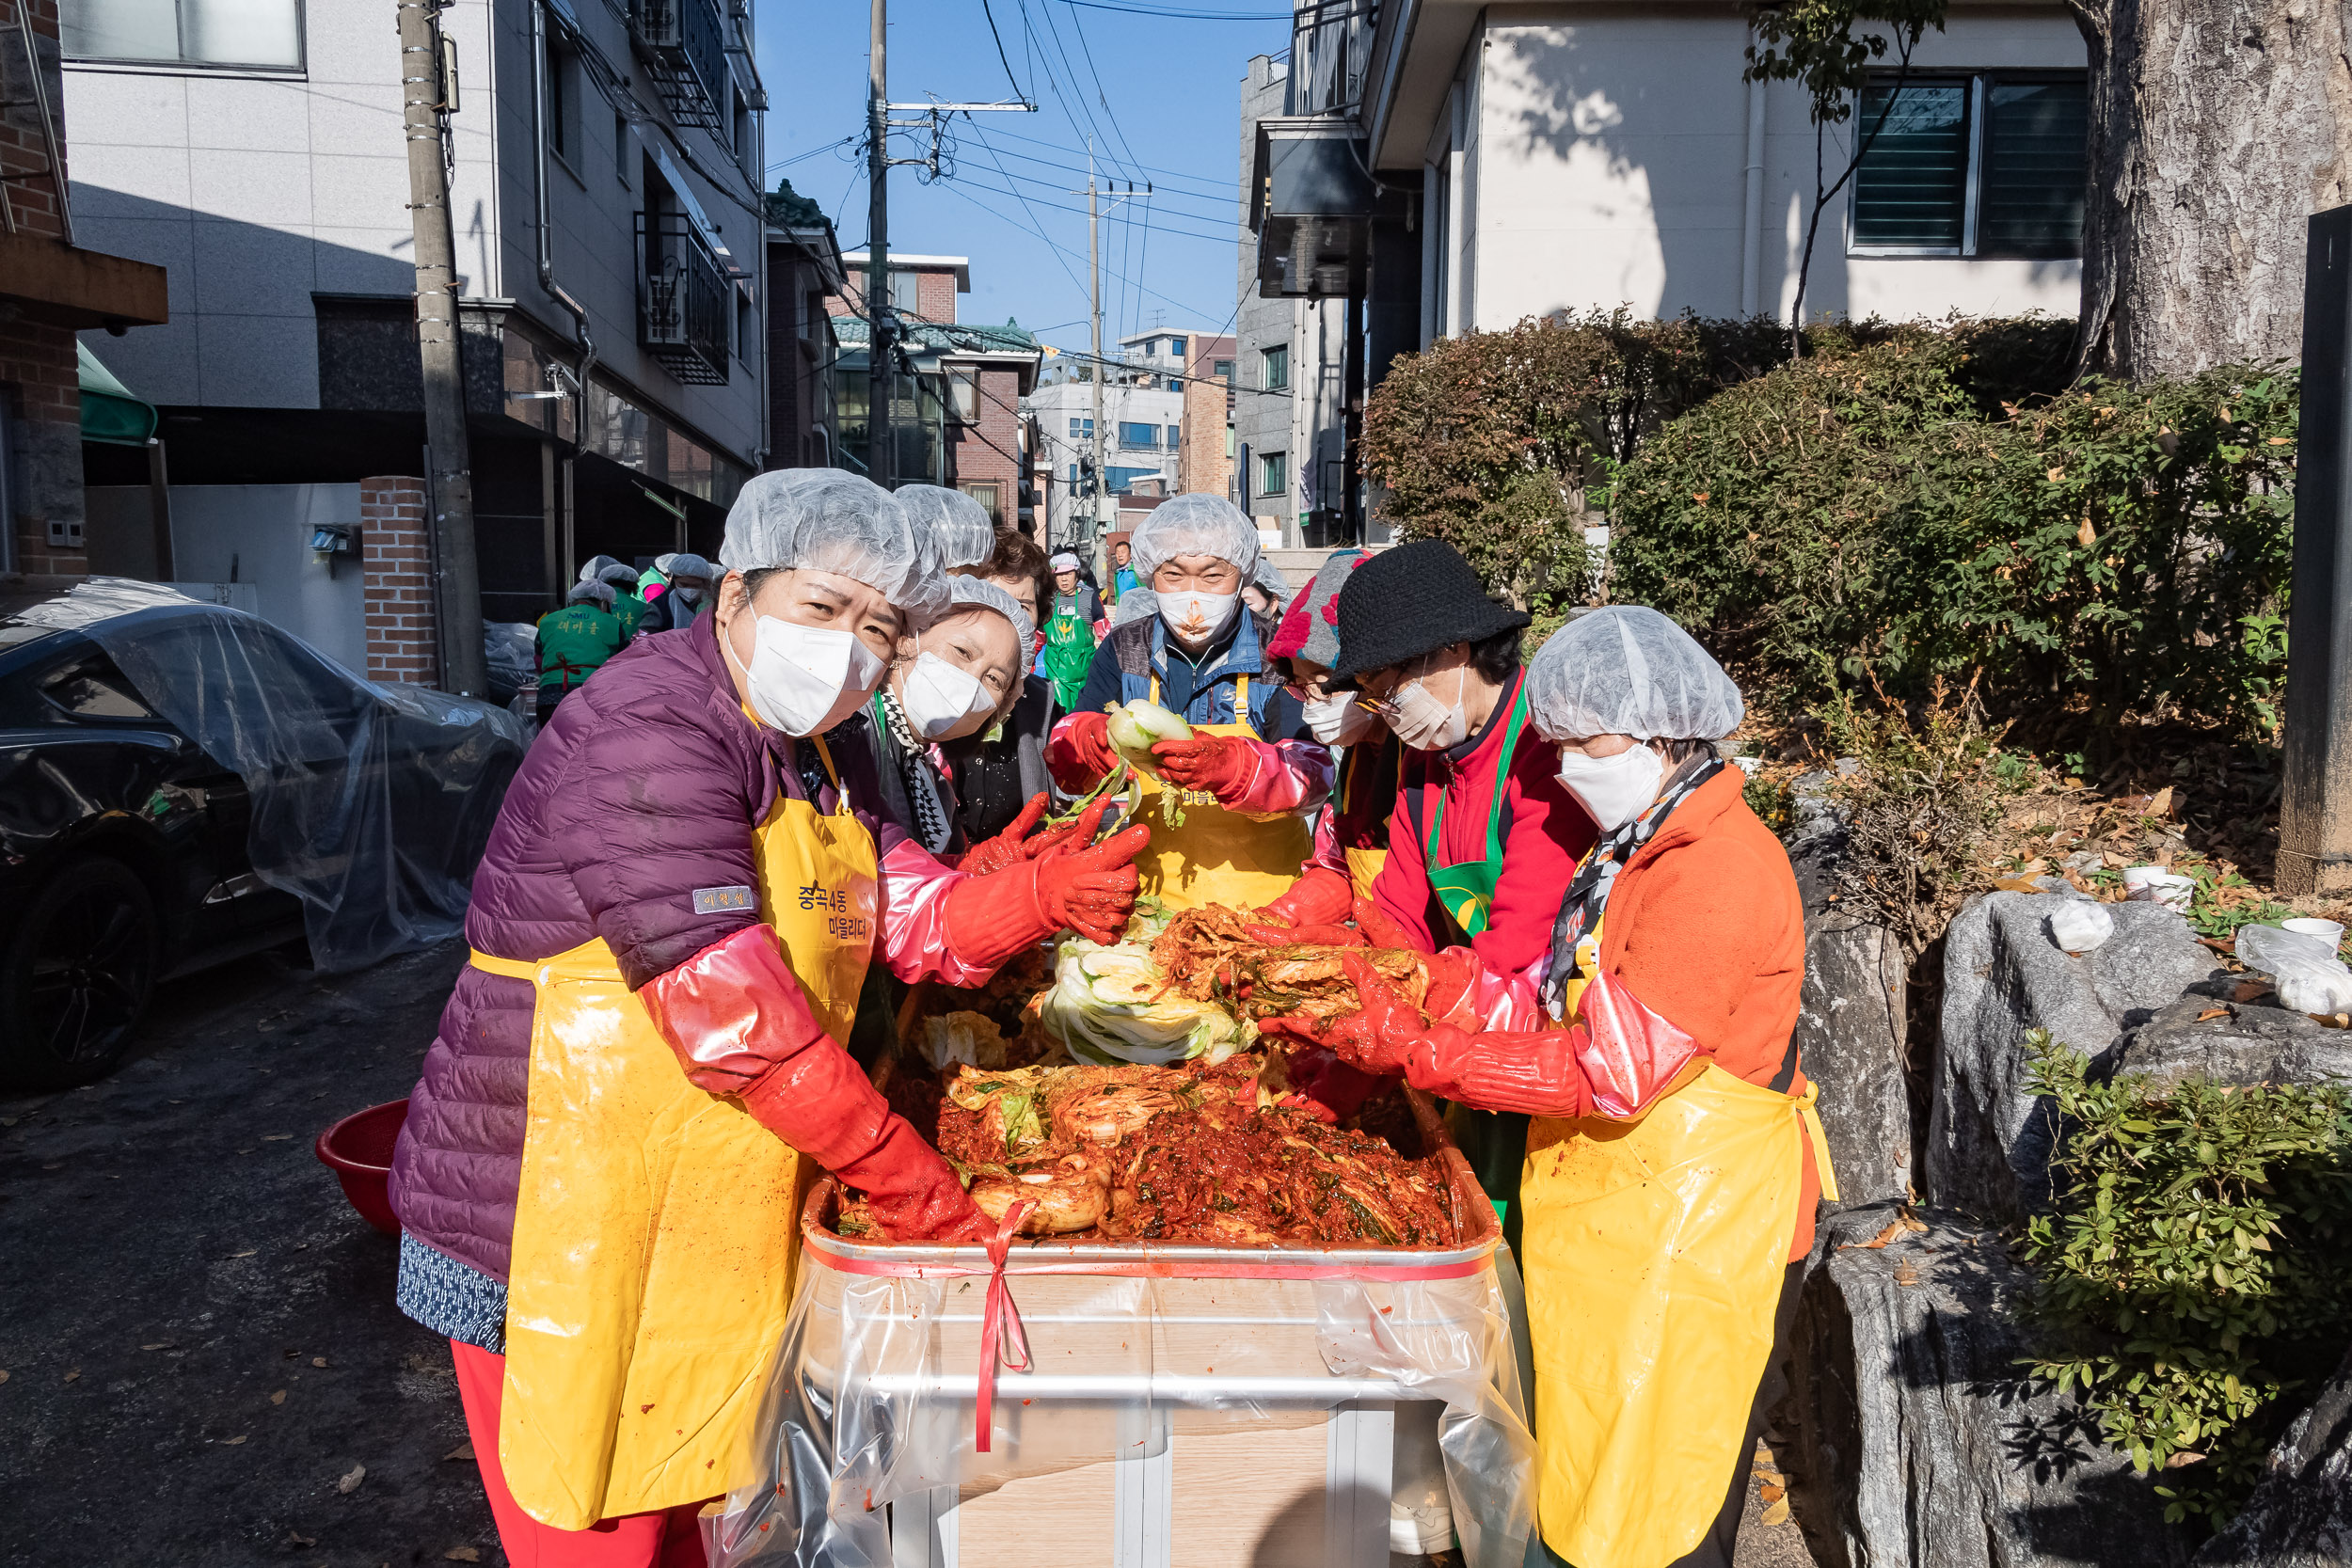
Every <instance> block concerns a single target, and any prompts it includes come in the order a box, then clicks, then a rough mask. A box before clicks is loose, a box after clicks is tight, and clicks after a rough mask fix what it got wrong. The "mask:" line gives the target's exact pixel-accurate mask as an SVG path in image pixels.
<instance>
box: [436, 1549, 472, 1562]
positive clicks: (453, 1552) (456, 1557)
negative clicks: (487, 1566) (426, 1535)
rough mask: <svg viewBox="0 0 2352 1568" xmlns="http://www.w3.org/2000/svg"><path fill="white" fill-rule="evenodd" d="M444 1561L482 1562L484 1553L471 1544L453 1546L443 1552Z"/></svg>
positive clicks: (442, 1558)
mask: <svg viewBox="0 0 2352 1568" xmlns="http://www.w3.org/2000/svg"><path fill="white" fill-rule="evenodd" d="M441 1560H442V1561H443V1562H480V1561H481V1560H482V1554H481V1553H480V1552H478V1551H475V1550H474V1549H473V1548H472V1547H471V1546H452V1547H451V1548H450V1549H449V1550H448V1551H445V1552H443V1553H442V1554H441Z"/></svg>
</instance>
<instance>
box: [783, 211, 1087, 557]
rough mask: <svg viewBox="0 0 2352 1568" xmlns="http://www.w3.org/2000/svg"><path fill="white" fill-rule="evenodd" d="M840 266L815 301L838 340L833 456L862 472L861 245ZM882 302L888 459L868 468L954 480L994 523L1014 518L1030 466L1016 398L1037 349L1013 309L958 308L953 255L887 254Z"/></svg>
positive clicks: (903, 479) (965, 286) (924, 479)
mask: <svg viewBox="0 0 2352 1568" xmlns="http://www.w3.org/2000/svg"><path fill="white" fill-rule="evenodd" d="M842 261H843V263H844V266H845V269H846V273H847V277H846V281H845V282H844V283H843V284H842V286H841V288H840V289H839V291H838V292H837V293H835V294H834V296H833V297H832V298H831V299H829V300H828V301H827V302H826V309H828V310H829V311H830V312H831V313H832V317H833V330H834V335H835V337H836V338H837V339H838V340H839V342H840V352H839V354H838V356H836V358H835V359H834V371H833V384H834V391H833V396H834V404H835V406H836V408H837V410H838V419H839V422H840V451H839V462H840V464H841V466H842V467H847V468H850V469H853V470H855V471H857V472H860V473H864V472H866V471H867V468H868V463H869V458H870V454H869V451H868V446H867V426H866V405H867V403H868V401H869V398H870V384H869V382H868V380H867V370H866V366H867V359H866V344H867V333H868V325H867V320H866V315H867V312H866V268H867V266H868V265H869V259H868V256H867V253H866V252H865V251H851V252H850V253H849V254H848V255H847V256H845V257H843V258H842ZM887 272H888V277H889V279H890V299H889V302H888V309H889V310H890V312H891V315H892V317H893V319H894V320H895V321H896V323H897V334H898V347H899V348H900V350H901V351H902V352H903V353H904V354H905V356H906V358H905V361H904V363H903V364H902V366H901V368H900V370H899V371H898V373H897V375H896V376H895V377H894V389H893V394H892V404H891V421H890V422H891V432H892V436H893V445H892V451H891V466H890V469H889V471H888V472H887V473H885V474H883V475H881V476H878V477H879V478H880V479H881V480H882V482H883V483H888V484H890V485H891V486H892V487H894V488H895V487H896V486H898V485H899V484H906V483H917V482H920V483H928V484H944V485H947V486H949V487H951V488H954V489H959V490H961V491H962V492H963V493H964V494H966V495H968V496H970V497H972V498H973V499H975V500H977V501H978V502H979V503H980V504H981V505H982V506H984V507H986V508H987V509H988V513H989V515H990V516H992V517H993V518H995V519H996V521H997V524H998V525H999V526H1000V527H1002V526H1008V525H1010V524H1012V523H1014V522H1017V521H1018V520H1019V517H1020V514H1021V511H1022V509H1023V508H1024V507H1025V506H1027V505H1029V504H1030V502H1029V500H1028V499H1025V497H1026V495H1027V487H1026V486H1025V483H1024V481H1025V477H1026V475H1027V473H1028V471H1029V467H1030V464H1029V458H1028V455H1027V453H1026V451H1025V439H1026V437H1025V431H1024V422H1023V419H1022V399H1023V398H1025V397H1026V396H1027V395H1028V394H1029V392H1030V391H1031V389H1032V388H1035V387H1036V386H1037V380H1038V370H1039V367H1040V366H1041V364H1042V363H1043V362H1044V357H1045V351H1044V350H1043V349H1042V348H1041V347H1040V346H1039V344H1038V341H1037V340H1036V339H1035V338H1034V337H1032V336H1031V335H1030V334H1029V333H1027V332H1026V331H1024V330H1023V329H1022V326H1021V324H1020V323H1019V322H1017V321H1008V322H1007V323H1005V325H1002V326H991V325H983V324H980V323H976V322H963V321H960V320H958V316H957V308H956V297H957V296H958V295H959V294H968V293H971V292H972V263H971V261H970V260H969V259H968V258H965V257H962V256H919V255H894V256H892V257H891V258H890V259H889V263H888V268H887Z"/></svg>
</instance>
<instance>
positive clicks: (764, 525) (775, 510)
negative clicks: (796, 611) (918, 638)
mask: <svg viewBox="0 0 2352 1568" xmlns="http://www.w3.org/2000/svg"><path fill="white" fill-rule="evenodd" d="M719 560H720V562H721V563H722V564H723V565H724V566H726V568H727V569H728V570H730V571H736V572H756V571H760V570H762V569H765V568H770V567H788V568H797V569H801V570H805V571H812V572H838V573H839V574H841V575H842V576H843V577H847V578H856V579H857V580H858V581H860V582H862V583H864V584H866V586H867V587H868V588H871V589H873V590H875V591H876V592H877V593H879V594H882V596H883V597H884V598H886V599H888V600H889V601H890V602H891V603H892V604H894V605H897V606H898V608H899V609H901V610H905V611H907V613H908V614H910V615H912V616H914V618H915V619H916V620H923V619H926V618H928V617H930V616H932V615H936V614H938V613H939V611H940V610H942V609H944V608H945V607H946V603H947V579H946V577H945V576H943V575H942V574H941V571H940V567H939V558H938V556H937V554H936V552H932V551H927V550H925V549H924V548H923V547H922V546H920V545H918V544H917V543H916V538H915V531H914V528H913V526H912V525H910V524H909V523H908V521H907V515H906V510H905V509H904V508H903V507H901V506H900V505H899V504H898V500H897V499H896V498H894V497H893V496H892V495H891V494H890V492H889V491H887V490H884V489H883V488H882V486H881V485H879V484H876V483H873V482H872V481H871V480H866V479H861V478H859V477H858V476H857V475H856V474H853V473H850V472H848V471H846V470H845V469H841V468H783V469H777V470H774V471H771V472H769V473H764V474H755V475H753V476H752V479H751V482H750V483H747V484H745V485H744V486H743V491H742V494H740V495H739V496H737V497H736V498H735V505H734V507H733V508H732V509H731V510H729V512H728V513H727V532H726V538H725V540H724V542H723V543H722V544H721V546H720V547H719Z"/></svg>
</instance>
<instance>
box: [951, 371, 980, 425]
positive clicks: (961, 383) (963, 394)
mask: <svg viewBox="0 0 2352 1568" xmlns="http://www.w3.org/2000/svg"><path fill="white" fill-rule="evenodd" d="M947 391H948V395H949V397H950V399H951V400H952V406H953V409H954V413H955V417H956V420H957V421H958V422H959V423H962V424H977V423H979V422H980V372H978V371H977V370H950V371H949V372H947Z"/></svg>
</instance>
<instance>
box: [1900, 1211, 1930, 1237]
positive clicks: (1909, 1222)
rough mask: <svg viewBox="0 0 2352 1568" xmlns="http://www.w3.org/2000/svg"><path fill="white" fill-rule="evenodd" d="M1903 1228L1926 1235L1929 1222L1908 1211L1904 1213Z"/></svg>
mask: <svg viewBox="0 0 2352 1568" xmlns="http://www.w3.org/2000/svg"><path fill="white" fill-rule="evenodd" d="M1903 1228H1904V1229H1905V1230H1916V1231H1919V1232H1921V1233H1923V1234H1924V1233H1925V1232H1926V1230H1927V1228H1928V1222H1927V1221H1925V1220H1923V1219H1921V1218H1920V1217H1919V1216H1918V1215H1916V1214H1915V1213H1912V1212H1909V1211H1908V1210H1906V1211H1905V1212H1904V1213H1903Z"/></svg>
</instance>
